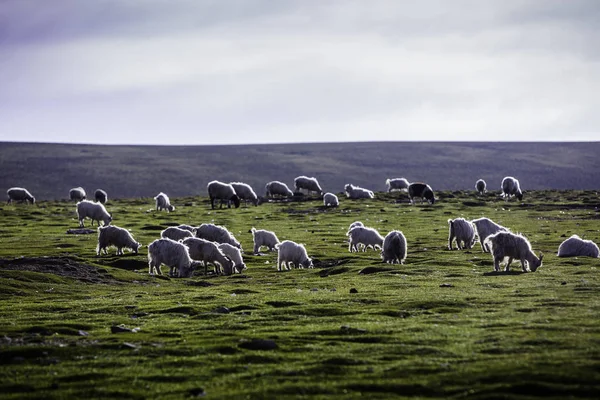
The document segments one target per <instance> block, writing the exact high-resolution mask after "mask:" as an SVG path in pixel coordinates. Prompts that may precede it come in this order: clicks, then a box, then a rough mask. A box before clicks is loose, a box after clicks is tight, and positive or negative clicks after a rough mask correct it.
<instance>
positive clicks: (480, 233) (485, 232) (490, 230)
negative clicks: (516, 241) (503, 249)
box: [471, 217, 508, 253]
mask: <svg viewBox="0 0 600 400" xmlns="http://www.w3.org/2000/svg"><path fill="white" fill-rule="evenodd" d="M471 223H472V224H473V225H474V226H475V232H476V233H477V237H478V238H479V244H480V245H481V250H482V251H483V252H484V253H489V252H490V249H489V248H488V247H487V246H486V245H485V239H487V237H488V236H490V235H493V234H494V233H496V232H508V229H507V228H505V227H503V226H501V225H498V224H497V223H495V222H494V221H492V220H491V219H489V218H485V217H482V218H478V219H474V220H473V221H471Z"/></svg>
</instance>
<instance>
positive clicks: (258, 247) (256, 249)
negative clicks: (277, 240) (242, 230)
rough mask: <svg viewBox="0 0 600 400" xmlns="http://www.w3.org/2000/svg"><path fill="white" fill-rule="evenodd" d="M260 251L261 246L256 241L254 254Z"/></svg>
mask: <svg viewBox="0 0 600 400" xmlns="http://www.w3.org/2000/svg"><path fill="white" fill-rule="evenodd" d="M259 251H260V246H257V245H256V243H255V244H254V254H258V253H259Z"/></svg>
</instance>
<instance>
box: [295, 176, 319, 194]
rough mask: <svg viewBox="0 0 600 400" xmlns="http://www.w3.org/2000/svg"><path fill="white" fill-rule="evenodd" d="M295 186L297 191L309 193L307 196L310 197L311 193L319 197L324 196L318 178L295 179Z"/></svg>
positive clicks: (301, 177)
mask: <svg viewBox="0 0 600 400" xmlns="http://www.w3.org/2000/svg"><path fill="white" fill-rule="evenodd" d="M294 185H295V186H296V191H297V192H301V191H302V189H305V190H306V191H307V194H309V195H310V192H315V193H317V195H319V196H321V195H322V194H323V190H321V186H319V181H317V178H314V177H310V178H309V177H308V176H304V175H302V176H299V177H297V178H296V179H294Z"/></svg>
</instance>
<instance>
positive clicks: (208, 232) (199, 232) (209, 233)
mask: <svg viewBox="0 0 600 400" xmlns="http://www.w3.org/2000/svg"><path fill="white" fill-rule="evenodd" d="M196 237H199V238H201V239H206V240H210V241H211V242H217V243H229V244H230V245H232V246H235V247H237V248H238V249H241V248H242V245H241V244H240V242H238V241H237V240H236V238H235V236H233V234H232V233H231V232H229V231H228V230H227V228H225V227H224V226H219V225H213V224H202V225H200V226H199V227H197V228H196Z"/></svg>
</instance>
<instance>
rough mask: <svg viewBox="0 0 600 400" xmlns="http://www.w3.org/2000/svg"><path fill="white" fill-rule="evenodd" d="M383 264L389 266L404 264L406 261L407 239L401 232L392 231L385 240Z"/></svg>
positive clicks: (382, 252)
mask: <svg viewBox="0 0 600 400" xmlns="http://www.w3.org/2000/svg"><path fill="white" fill-rule="evenodd" d="M381 258H382V259H383V262H386V263H389V264H404V260H406V237H404V234H403V233H402V232H400V231H391V232H390V233H388V234H387V235H385V239H383V248H382V250H381Z"/></svg>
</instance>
